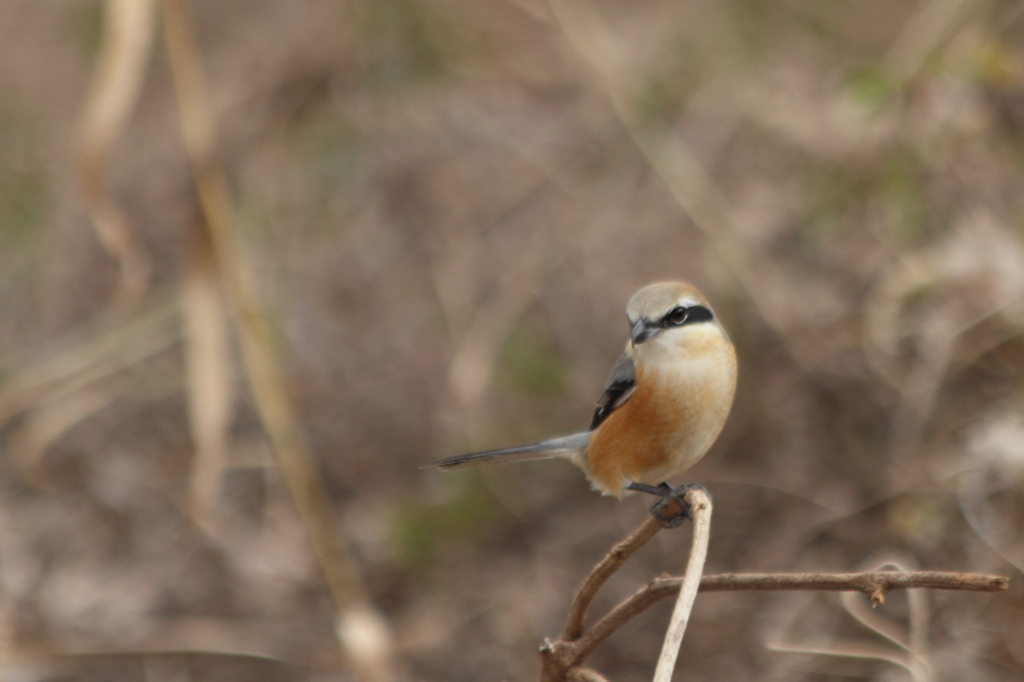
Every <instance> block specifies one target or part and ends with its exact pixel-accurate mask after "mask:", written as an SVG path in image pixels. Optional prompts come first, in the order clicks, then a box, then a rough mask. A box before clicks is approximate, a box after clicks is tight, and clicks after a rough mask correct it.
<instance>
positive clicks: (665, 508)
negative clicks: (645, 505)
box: [651, 483, 711, 528]
mask: <svg viewBox="0 0 1024 682" xmlns="http://www.w3.org/2000/svg"><path fill="white" fill-rule="evenodd" d="M658 488H660V489H662V490H664V492H663V493H662V494H661V499H660V500H658V501H657V502H655V503H654V506H653V507H651V516H653V517H654V520H655V521H657V522H658V525H660V526H661V527H662V528H678V527H679V526H681V525H683V523H685V521H686V519H692V518H693V507H691V506H690V503H688V502H687V501H686V493H687V492H689V491H691V490H702V491H704V493H705V494H706V495H707V496H708V497H710V496H711V493H709V492H708V489H707V488H705V487H704V486H702V485H701V484H699V483H684V484H683V485H681V486H679V487H678V488H675V489H673V488H671V487H670V486H669V485H668V483H662V484H661V485H659V486H658Z"/></svg>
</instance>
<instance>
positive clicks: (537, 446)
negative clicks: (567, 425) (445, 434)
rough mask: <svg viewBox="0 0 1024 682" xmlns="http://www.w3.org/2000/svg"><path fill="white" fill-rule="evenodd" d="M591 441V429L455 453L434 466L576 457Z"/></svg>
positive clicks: (448, 467) (454, 466) (453, 467)
mask: <svg viewBox="0 0 1024 682" xmlns="http://www.w3.org/2000/svg"><path fill="white" fill-rule="evenodd" d="M589 441H590V431H586V432H584V433H576V434H573V435H571V436H565V437H564V438H552V439H551V440H546V441H544V442H542V443H531V444H530V445H517V446H515V447H511V448H499V449H497V450H484V451H483V452H470V453H468V454H465V455H455V456H454V457H447V458H445V459H442V460H438V461H436V462H434V463H433V466H436V467H437V468H439V469H457V468H459V467H463V466H468V465H470V464H483V463H484V462H528V461H531V460H535V459H552V458H554V457H564V458H567V459H574V458H576V457H578V456H579V455H580V454H581V453H582V452H583V449H584V448H585V447H587V443H588V442H589Z"/></svg>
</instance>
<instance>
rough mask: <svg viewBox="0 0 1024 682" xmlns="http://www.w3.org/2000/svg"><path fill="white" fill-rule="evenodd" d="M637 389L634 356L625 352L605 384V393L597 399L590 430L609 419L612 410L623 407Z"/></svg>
mask: <svg viewBox="0 0 1024 682" xmlns="http://www.w3.org/2000/svg"><path fill="white" fill-rule="evenodd" d="M635 389H636V375H635V373H634V365H633V358H631V357H630V356H629V354H628V353H623V354H622V357H620V358H619V361H618V362H616V363H615V367H614V368H613V369H612V373H611V376H609V377H608V383H606V384H605V387H604V394H603V395H602V396H601V399H600V400H598V401H597V407H596V408H595V409H594V418H593V419H592V420H591V421H590V430H591V431H593V430H594V429H596V428H597V427H598V426H600V425H601V423H602V422H603V421H604V420H605V419H607V418H608V417H609V416H610V415H611V413H612V412H614V411H615V410H617V409H619V408H620V407H622V406H623V405H624V404H625V403H626V401H627V400H629V397H630V396H631V395H633V391H634V390H635Z"/></svg>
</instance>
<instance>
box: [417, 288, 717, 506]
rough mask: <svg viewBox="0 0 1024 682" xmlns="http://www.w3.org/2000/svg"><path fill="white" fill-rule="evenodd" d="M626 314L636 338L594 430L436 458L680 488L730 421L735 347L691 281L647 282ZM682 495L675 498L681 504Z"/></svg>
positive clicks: (606, 482)
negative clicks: (518, 464)
mask: <svg viewBox="0 0 1024 682" xmlns="http://www.w3.org/2000/svg"><path fill="white" fill-rule="evenodd" d="M626 315H627V316H628V318H629V324H630V327H631V328H632V331H631V332H630V339H629V341H627V342H626V350H625V352H624V353H623V354H622V357H620V358H619V361H618V362H616V363H615V368H614V369H612V373H611V376H610V377H609V378H608V383H607V384H606V385H605V389H604V395H602V396H601V399H600V400H598V401H597V408H596V409H595V410H594V417H593V420H592V421H591V423H590V430H589V431H584V432H583V433H577V434H573V435H571V436H565V437H562V438H554V439H551V440H546V441H543V442H540V443H533V444H530V445H518V446H515V447H511V448H502V449H499V450H486V451H484V452H473V453H469V454H466V455H456V456H455V457H449V458H447V459H442V460H440V461H438V462H435V464H436V465H437V466H438V467H439V468H441V469H454V468H457V467H461V466H464V465H468V464H478V463H482V462H515V461H527V460H534V459H549V458H552V457H561V458H564V459H568V460H569V461H571V462H572V463H574V464H576V465H577V466H578V467H580V468H581V469H582V470H583V471H584V473H585V474H586V476H587V478H588V479H589V480H590V484H591V485H592V486H593V487H594V489H596V490H599V491H600V492H601V493H603V494H605V495H612V496H614V497H622V495H623V493H624V492H625V491H627V490H637V491H641V492H647V493H653V494H655V495H660V496H662V497H665V496H669V495H673V490H672V488H670V487H669V485H668V484H667V483H665V482H664V481H665V480H666V479H669V478H672V477H674V476H678V475H679V474H681V473H683V472H684V471H686V470H687V469H689V468H690V467H691V466H693V465H694V464H695V463H696V462H697V461H698V460H700V458H701V457H703V456H704V453H706V452H707V451H708V449H709V448H710V447H711V445H712V444H713V443H714V442H715V439H716V438H717V437H718V434H719V433H720V432H721V431H722V427H723V426H724V425H725V420H726V417H728V415H729V409H730V408H731V407H732V400H733V396H734V395H735V393H736V351H735V350H734V349H733V346H732V342H730V341H729V335H728V334H727V333H726V332H725V329H724V328H723V327H722V325H721V324H720V323H719V321H718V319H717V318H716V317H715V314H714V312H712V310H711V306H709V305H708V302H707V300H705V298H704V296H702V295H701V293H700V292H699V291H697V289H696V288H694V287H693V286H691V285H689V284H686V283H684V282H662V283H658V284H651V285H649V286H646V287H644V288H643V289H641V290H640V291H638V292H636V293H635V294H634V295H633V297H632V298H631V299H630V300H629V304H628V305H627V306H626ZM687 487H688V486H681V488H687ZM681 492H683V490H677V491H675V493H676V494H675V495H674V496H675V497H677V499H679V500H680V503H682V500H681V497H682V495H681V494H679V493H681ZM655 508H656V509H657V508H658V506H657V505H655ZM655 516H659V515H658V514H657V512H655ZM680 521H681V519H680Z"/></svg>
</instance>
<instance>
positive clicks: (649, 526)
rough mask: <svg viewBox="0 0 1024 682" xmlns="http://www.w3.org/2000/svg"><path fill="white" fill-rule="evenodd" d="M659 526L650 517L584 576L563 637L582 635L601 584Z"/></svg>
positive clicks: (574, 599)
mask: <svg viewBox="0 0 1024 682" xmlns="http://www.w3.org/2000/svg"><path fill="white" fill-rule="evenodd" d="M659 530H661V526H659V525H658V522H657V521H655V520H654V519H653V518H649V519H647V520H646V521H644V522H643V523H642V524H640V526H639V527H638V528H637V529H636V530H634V531H633V532H632V533H630V534H629V536H628V537H627V538H626V539H625V540H622V541H620V542H618V543H616V544H615V546H614V547H612V548H611V551H609V552H608V554H606V555H605V557H604V558H603V559H601V561H599V562H598V563H597V565H596V566H594V568H593V570H591V571H590V573H589V574H588V575H587V577H586V578H584V579H583V584H582V585H580V589H579V590H578V591H577V592H576V596H575V598H573V600H572V606H571V607H570V608H569V618H568V619H567V620H566V623H565V630H564V631H563V632H562V639H564V640H566V641H570V642H571V641H573V640H576V639H579V637H580V635H581V634H583V627H584V625H585V624H586V620H587V608H588V607H589V606H590V602H591V601H593V599H594V595H595V594H597V591H598V590H599V589H601V585H604V583H605V581H606V580H608V578H609V577H611V575H612V574H613V573H615V571H617V570H619V566H621V565H622V564H623V563H625V562H626V560H627V559H629V557H631V556H633V553H634V552H636V551H637V550H638V549H640V548H641V547H643V546H644V545H645V544H646V543H647V541H648V540H650V539H651V538H653V537H654V536H655V535H657V534H658V531H659Z"/></svg>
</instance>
